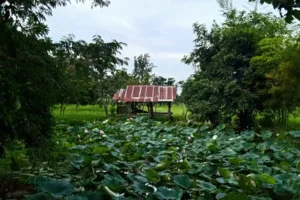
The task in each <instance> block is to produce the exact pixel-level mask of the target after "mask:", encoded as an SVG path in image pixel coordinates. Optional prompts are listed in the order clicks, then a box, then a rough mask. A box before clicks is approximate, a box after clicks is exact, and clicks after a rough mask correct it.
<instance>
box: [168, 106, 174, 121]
mask: <svg viewBox="0 0 300 200" xmlns="http://www.w3.org/2000/svg"><path fill="white" fill-rule="evenodd" d="M171 106H172V104H171V102H168V116H169V120H170V121H172V120H173V117H172V113H171Z"/></svg>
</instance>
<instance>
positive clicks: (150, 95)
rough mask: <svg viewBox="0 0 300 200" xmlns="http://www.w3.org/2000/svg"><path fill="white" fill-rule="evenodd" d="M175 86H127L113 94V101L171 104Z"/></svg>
mask: <svg viewBox="0 0 300 200" xmlns="http://www.w3.org/2000/svg"><path fill="white" fill-rule="evenodd" d="M175 99H176V88H175V86H158V85H128V86H127V88H126V89H121V90H119V91H117V92H116V93H115V94H114V97H113V100H114V101H121V102H173V101H174V100H175Z"/></svg>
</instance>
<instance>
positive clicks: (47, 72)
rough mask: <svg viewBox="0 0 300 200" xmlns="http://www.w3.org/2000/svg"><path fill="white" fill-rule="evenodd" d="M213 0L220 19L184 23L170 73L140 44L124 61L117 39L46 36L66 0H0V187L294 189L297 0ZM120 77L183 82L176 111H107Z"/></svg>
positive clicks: (49, 192) (214, 192)
mask: <svg viewBox="0 0 300 200" xmlns="http://www.w3.org/2000/svg"><path fill="white" fill-rule="evenodd" d="M249 1H250V2H251V1H254V0H249ZM76 2H77V3H79V2H81V3H83V2H84V1H82V0H79V1H76ZM91 2H92V7H95V6H98V7H103V6H108V5H109V3H110V1H108V0H94V1H91ZM218 2H219V4H220V6H221V8H222V14H223V16H224V17H225V21H224V22H223V23H222V24H217V23H216V22H215V23H214V24H213V26H212V28H211V29H207V28H206V25H204V24H199V23H195V24H194V26H193V28H194V33H195V35H196V39H195V40H194V43H195V47H194V49H193V50H192V51H191V53H190V54H189V55H187V56H185V57H184V58H183V62H184V63H186V64H191V65H193V66H194V68H195V72H194V74H192V75H191V77H190V78H189V79H188V80H185V81H179V82H177V83H176V81H175V79H174V78H172V77H167V78H166V77H162V76H160V75H159V74H158V75H156V74H152V69H153V68H154V67H156V66H155V65H154V64H153V63H152V62H151V60H150V55H149V54H142V55H140V56H137V57H134V66H133V67H134V69H133V71H132V73H130V72H127V69H126V68H124V67H125V66H127V65H128V61H129V58H123V57H122V52H121V51H122V49H123V47H124V46H126V44H125V43H123V42H119V41H117V40H112V41H110V42H106V41H104V40H103V39H102V37H101V36H99V35H95V36H93V38H92V40H91V41H89V42H86V41H83V40H76V39H75V36H74V35H72V34H70V35H69V36H66V37H64V38H62V39H61V40H60V41H52V39H51V38H49V37H48V32H49V29H48V27H47V25H46V24H45V20H46V17H47V16H49V15H51V14H52V10H53V9H54V8H56V7H58V6H65V5H67V4H68V3H70V2H69V1H67V0H43V1H41V0H35V1H33V0H26V1H10V0H0V36H1V37H0V183H1V185H0V199H2V198H4V199H24V198H25V199H29V200H39V199H43V200H47V199H66V200H94V199H152V200H154V199H176V200H179V199H199V200H200V199H204V200H214V199H218V200H271V199H275V200H277V199H286V200H292V199H294V200H296V199H300V184H299V183H300V159H299V156H300V150H299V148H300V140H299V138H300V131H296V130H299V129H300V118H299V107H300V104H299V103H300V90H299V83H300V70H299V69H300V68H299V66H300V58H299V55H300V45H299V42H300V35H299V31H297V30H295V28H294V27H293V26H292V25H293V24H292V20H293V18H297V19H300V17H299V16H300V14H299V13H300V11H299V10H298V8H299V7H300V5H299V2H300V1H298V0H285V1H283V0H261V1H260V2H261V3H267V4H273V6H274V9H279V10H280V12H281V10H282V9H284V10H286V11H287V12H286V14H285V17H284V18H285V21H284V20H283V19H282V18H278V17H275V16H273V15H271V14H262V13H258V11H257V10H254V11H238V10H235V9H232V4H231V1H230V0H219V1H218ZM286 22H288V23H291V24H287V23H286ZM128 84H158V85H176V86H177V87H180V88H181V89H182V93H181V94H180V95H178V96H177V97H178V98H177V99H176V102H174V104H173V106H172V112H173V117H174V121H173V122H166V120H165V119H164V118H163V117H159V118H156V120H157V121H151V120H148V119H146V118H143V117H141V116H139V117H137V118H135V119H132V118H131V119H128V120H126V121H125V120H124V119H120V118H117V117H116V115H115V112H114V111H115V109H114V104H113V102H112V96H113V94H114V93H115V92H116V91H117V90H118V89H120V88H125V87H126V85H128ZM166 110H167V106H164V104H157V105H156V106H155V107H154V111H157V112H160V111H166ZM189 119H192V121H191V122H188V123H186V122H187V121H188V120H189ZM200 124H201V125H202V126H200ZM204 125H206V126H204ZM287 130H289V131H288V132H287Z"/></svg>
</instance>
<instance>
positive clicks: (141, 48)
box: [47, 0, 272, 81]
mask: <svg viewBox="0 0 300 200" xmlns="http://www.w3.org/2000/svg"><path fill="white" fill-rule="evenodd" d="M247 2H248V0H233V6H234V7H236V8H238V9H247V8H248V9H253V6H251V5H250V4H248V3H247ZM219 10H220V8H219V5H218V3H217V1H216V0H111V5H110V6H109V7H107V8H102V9H101V8H93V9H91V7H90V2H89V1H86V3H85V4H82V3H81V4H75V3H73V4H72V5H69V6H67V7H62V8H57V9H55V10H54V12H53V16H52V17H50V18H48V20H47V23H48V25H49V28H50V36H51V37H52V38H53V40H54V41H58V40H60V39H61V38H62V37H63V36H66V35H68V34H70V33H73V34H75V36H76V39H83V40H85V41H91V39H92V37H93V35H101V36H102V38H103V39H104V40H105V41H106V42H109V41H111V40H112V39H116V40H117V41H121V42H125V43H127V44H128V46H127V47H125V48H124V49H123V51H122V57H129V58H130V63H129V66H128V71H129V72H131V71H132V69H133V57H134V56H137V55H140V54H143V53H149V54H150V56H151V61H152V62H153V63H154V64H155V65H156V66H157V68H155V69H154V71H153V72H154V73H155V74H157V75H160V76H164V77H174V78H175V79H176V81H180V80H185V79H187V78H188V77H189V76H190V75H191V74H192V73H193V68H192V67H191V66H187V65H185V64H183V63H182V62H181V59H182V57H183V56H184V55H186V54H188V53H189V52H191V51H192V49H193V40H194V38H195V36H194V34H193V29H192V25H193V23H195V22H197V21H198V22H199V23H204V24H206V25H207V27H211V24H212V23H213V20H216V21H217V22H222V21H223V17H222V16H221V15H220V11H219ZM263 10H267V11H272V7H266V6H264V7H263Z"/></svg>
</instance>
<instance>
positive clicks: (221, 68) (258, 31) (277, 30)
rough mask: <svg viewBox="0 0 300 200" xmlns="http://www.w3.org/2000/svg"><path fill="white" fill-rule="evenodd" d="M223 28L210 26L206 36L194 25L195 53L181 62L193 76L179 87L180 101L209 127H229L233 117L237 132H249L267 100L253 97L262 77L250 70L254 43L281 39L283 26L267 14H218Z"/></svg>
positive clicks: (263, 82) (262, 84) (263, 81)
mask: <svg viewBox="0 0 300 200" xmlns="http://www.w3.org/2000/svg"><path fill="white" fill-rule="evenodd" d="M224 15H225V17H226V20H225V22H224V23H223V24H222V25H221V26H220V25H218V24H216V23H214V24H213V27H212V30H211V31H210V32H209V31H208V30H207V29H206V28H205V26H204V25H200V24H198V23H195V24H194V32H195V34H196V36H197V37H196V39H195V49H194V51H193V52H192V53H191V54H190V55H189V56H185V57H184V59H183V61H184V62H185V63H186V64H193V65H195V67H196V68H198V72H196V74H195V75H194V76H192V77H191V78H190V79H189V80H188V81H187V82H186V83H185V85H184V86H183V92H182V95H183V97H184V98H185V100H186V101H187V104H188V106H189V109H190V110H191V112H192V113H193V114H194V115H196V116H198V117H199V118H201V119H207V120H209V121H211V122H212V123H213V124H218V123H219V122H220V121H222V122H229V121H230V120H231V117H232V116H234V115H237V116H238V118H239V126H240V128H241V129H246V128H249V127H253V123H254V113H255V112H257V111H261V110H263V109H264V107H263V102H264V101H265V100H266V99H267V98H269V95H267V94H264V93H259V91H261V89H262V88H265V87H266V83H267V82H266V77H265V76H264V75H262V74H260V73H257V71H256V69H255V68H253V67H252V66H251V64H250V60H251V58H252V57H253V56H255V54H256V52H257V49H258V47H257V46H258V43H259V42H260V41H261V40H262V39H264V38H265V37H275V36H276V35H283V34H286V33H287V28H286V25H285V23H284V22H283V21H282V20H281V19H278V18H276V17H273V16H271V15H270V14H268V15H267V14H259V13H257V12H256V11H252V12H249V13H246V12H245V11H242V12H238V11H236V10H231V11H228V12H224Z"/></svg>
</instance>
